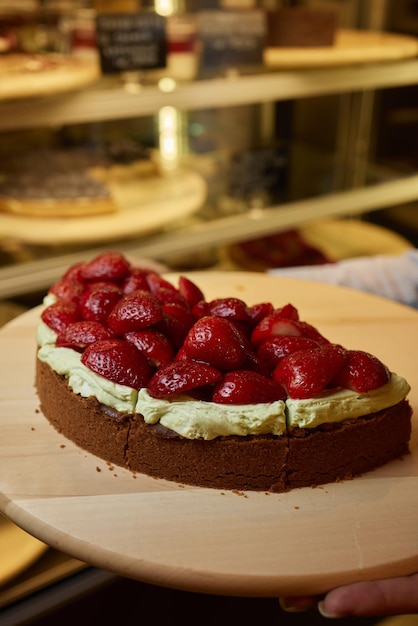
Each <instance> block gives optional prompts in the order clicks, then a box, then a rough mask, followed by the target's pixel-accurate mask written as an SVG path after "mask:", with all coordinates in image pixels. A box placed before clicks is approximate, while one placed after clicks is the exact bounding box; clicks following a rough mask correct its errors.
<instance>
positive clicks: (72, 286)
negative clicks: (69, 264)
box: [49, 279, 84, 303]
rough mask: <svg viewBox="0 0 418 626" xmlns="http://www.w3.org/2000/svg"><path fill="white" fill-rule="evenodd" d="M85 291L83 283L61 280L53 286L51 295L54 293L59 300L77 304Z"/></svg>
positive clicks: (50, 291)
mask: <svg viewBox="0 0 418 626" xmlns="http://www.w3.org/2000/svg"><path fill="white" fill-rule="evenodd" d="M83 290H84V287H83V284H82V283H79V282H76V281H74V280H64V279H61V280H58V281H57V282H56V283H54V284H53V285H52V286H51V288H50V290H49V293H52V294H53V295H54V296H56V297H57V298H58V299H59V300H70V301H71V302H75V303H77V302H78V301H79V299H80V296H81V294H82V293H83Z"/></svg>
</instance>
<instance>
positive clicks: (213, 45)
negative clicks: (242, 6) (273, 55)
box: [197, 10, 266, 69]
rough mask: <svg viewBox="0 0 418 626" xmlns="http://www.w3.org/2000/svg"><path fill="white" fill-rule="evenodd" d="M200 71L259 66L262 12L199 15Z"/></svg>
mask: <svg viewBox="0 0 418 626" xmlns="http://www.w3.org/2000/svg"><path fill="white" fill-rule="evenodd" d="M197 23H198V28H199V34H200V39H201V41H202V57H201V67H202V68H203V69H205V68H216V67H235V66H237V67H239V66H245V65H260V64H261V63H262V62H263V50H264V46H265V41H266V19H265V14H264V12H263V11H260V10H248V11H200V12H198V14H197Z"/></svg>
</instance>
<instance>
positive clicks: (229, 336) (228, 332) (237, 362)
mask: <svg viewBox="0 0 418 626" xmlns="http://www.w3.org/2000/svg"><path fill="white" fill-rule="evenodd" d="M183 349H184V352H185V353H186V355H187V356H188V357H189V359H193V360H195V361H202V362H203V363H209V364H210V365H213V366H214V367H216V368H217V369H220V370H234V369H239V368H241V367H243V366H244V365H245V362H246V358H247V356H246V350H245V348H244V345H243V342H242V339H241V336H240V334H239V332H238V331H237V330H236V328H235V327H234V325H233V324H232V323H231V322H229V321H228V320H227V319H224V318H222V317H209V316H206V317H201V318H200V319H199V320H198V321H197V322H196V323H195V324H194V326H192V328H191V329H190V331H189V332H188V334H187V337H186V339H185V341H184V345H183Z"/></svg>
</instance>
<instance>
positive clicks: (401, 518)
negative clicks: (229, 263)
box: [0, 272, 418, 597]
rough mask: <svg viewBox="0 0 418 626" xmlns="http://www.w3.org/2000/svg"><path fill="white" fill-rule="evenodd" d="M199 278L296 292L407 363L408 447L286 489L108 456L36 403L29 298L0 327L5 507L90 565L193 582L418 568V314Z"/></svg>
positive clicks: (33, 315)
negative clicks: (156, 473)
mask: <svg viewBox="0 0 418 626" xmlns="http://www.w3.org/2000/svg"><path fill="white" fill-rule="evenodd" d="M169 276H170V275H169ZM174 276H175V275H172V277H174ZM190 276H191V277H192V278H193V280H195V281H196V282H197V283H198V284H199V285H200V286H201V287H202V288H203V290H204V293H205V295H206V297H207V298H214V297H216V296H219V297H222V296H232V295H235V296H238V297H240V298H242V299H244V300H246V301H247V303H248V304H254V303H256V302H260V301H263V300H271V301H273V302H274V303H275V304H276V305H277V306H280V305H283V304H285V303H287V302H292V303H293V304H294V305H295V306H297V307H298V309H299V312H300V315H301V318H302V319H305V320H307V321H309V322H311V323H313V324H315V325H316V326H318V328H319V329H320V330H321V331H322V332H323V333H324V334H326V335H327V336H328V337H329V339H330V340H332V341H336V342H340V343H342V344H344V345H346V346H347V347H351V348H362V349H365V350H369V351H371V352H374V353H375V354H376V355H377V356H379V357H380V358H381V359H382V360H383V361H385V362H386V363H387V364H389V365H390V368H391V369H392V370H394V371H396V372H398V373H399V374H402V375H404V376H405V377H406V378H407V379H408V380H409V382H410V384H411V386H412V391H411V394H410V401H411V404H412V406H413V409H414V417H413V437H412V441H411V454H410V455H408V456H407V457H405V458H404V459H402V460H397V461H395V462H392V463H390V464H388V465H386V466H385V467H383V468H380V469H379V470H376V471H374V472H371V473H368V474H366V475H364V476H362V477H360V478H357V479H355V480H351V481H346V482H342V483H335V484H328V485H324V486H323V487H320V488H315V489H312V488H304V489H297V490H293V491H291V492H289V493H285V494H267V493H258V492H243V493H237V492H229V491H218V490H215V489H201V488H197V487H189V486H184V485H178V484H176V483H171V482H168V481H164V480H157V479H152V478H149V477H147V476H144V475H140V474H137V475H136V476H135V475H133V474H131V473H130V472H129V471H127V470H124V469H122V468H119V467H111V466H109V465H108V464H106V462H105V461H103V460H101V459H98V458H97V457H94V456H92V455H90V454H88V453H87V452H85V451H83V450H81V449H79V448H77V447H76V446H75V445H74V444H72V443H71V442H70V441H68V440H66V439H65V438H64V437H63V436H61V435H59V434H58V433H57V432H56V431H55V430H54V429H53V427H52V426H51V425H50V424H49V422H48V421H47V420H46V419H45V418H44V417H43V415H42V414H41V413H40V412H39V409H38V401H37V397H36V393H35V389H34V386H33V382H34V362H35V350H36V346H35V327H36V324H37V320H38V317H39V310H32V311H29V312H28V313H25V314H24V315H22V316H20V317H19V318H17V319H16V320H14V321H13V322H11V323H10V324H8V325H7V326H6V327H5V328H4V329H3V330H2V331H1V332H0V347H1V352H2V355H4V356H3V359H2V363H1V366H0V367H1V377H0V415H1V418H0V507H1V508H2V510H3V511H4V512H5V514H6V515H7V516H8V517H10V519H12V520H13V521H14V522H15V523H17V524H18V525H19V526H21V527H22V528H24V529H25V530H27V531H29V532H30V533H32V534H33V535H35V536H36V537H38V538H39V539H41V540H42V541H45V542H47V543H48V544H50V545H51V546H53V547H55V548H57V549H59V550H62V551H64V552H66V553H67V554H70V555H72V556H74V557H76V558H79V559H81V560H83V561H86V562H88V563H91V564H93V565H95V566H98V567H100V568H104V569H108V570H112V571H114V572H117V573H119V574H121V575H124V576H128V577H132V578H135V579H139V580H142V581H146V582H150V583H153V584H157V585H162V586H167V587H174V588H178V589H185V590H190V591H200V592H202V591H203V592H207V593H216V594H221V595H237V596H245V595H249V596H260V597H261V596H264V597H272V596H278V595H281V594H300V593H303V594H304V593H320V592H323V591H325V590H327V589H329V588H331V587H334V586H335V585H338V584H341V583H345V582H349V581H356V580H361V579H369V578H376V577H387V576H392V575H402V574H410V573H412V572H415V571H417V570H418V525H417V519H418V499H417V497H416V494H417V488H418V421H417V417H418V379H417V376H418V374H417V368H416V346H417V339H418V314H417V312H416V311H414V310H412V309H409V308H407V307H404V306H402V305H399V304H396V303H393V302H391V301H387V300H384V299H382V298H378V297H376V296H372V295H367V294H364V293H361V292H358V291H354V290H350V289H345V288H341V287H333V286H329V285H321V284H318V283H311V282H307V281H306V282H305V281H300V280H291V279H284V278H278V277H270V276H266V275H260V274H251V273H245V272H225V273H222V272H207V273H204V272H202V273H196V274H193V273H192V274H190Z"/></svg>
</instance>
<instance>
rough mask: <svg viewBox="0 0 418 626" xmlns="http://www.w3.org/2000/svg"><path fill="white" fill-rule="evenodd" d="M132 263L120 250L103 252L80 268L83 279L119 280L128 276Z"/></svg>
mask: <svg viewBox="0 0 418 626" xmlns="http://www.w3.org/2000/svg"><path fill="white" fill-rule="evenodd" d="M129 270H130V263H129V262H128V261H127V259H126V258H125V257H124V256H123V254H121V253H120V252H103V253H102V254H99V255H98V256H96V257H95V258H94V259H92V260H91V261H89V262H88V263H86V264H85V265H84V266H83V267H82V268H81V270H80V276H81V278H82V280H83V281H99V280H100V281H102V280H109V281H111V282H118V281H121V280H123V279H124V278H125V277H126V276H128V274H129Z"/></svg>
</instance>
